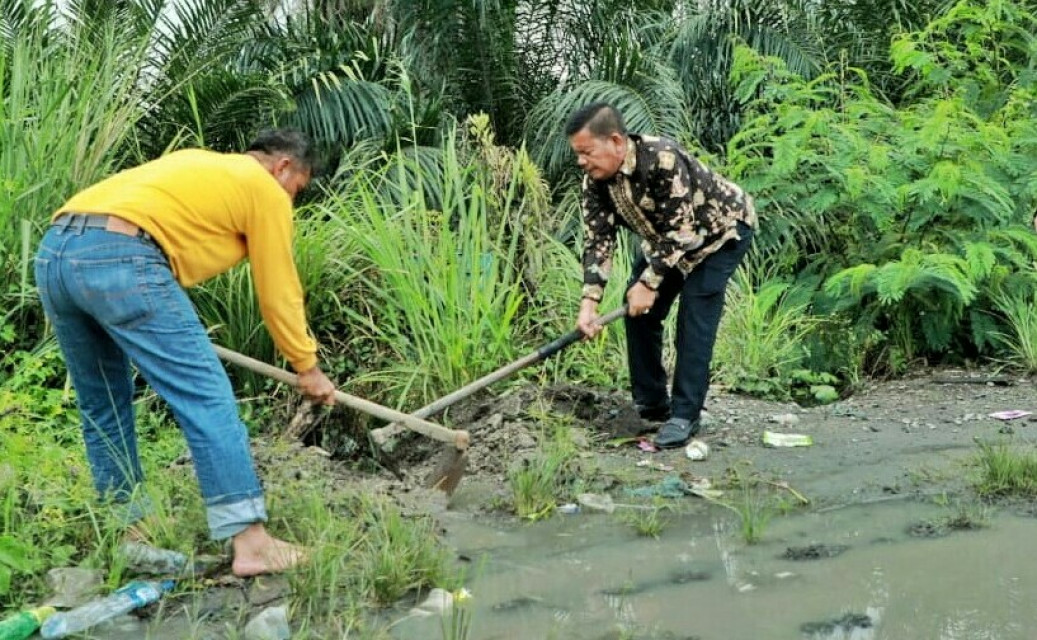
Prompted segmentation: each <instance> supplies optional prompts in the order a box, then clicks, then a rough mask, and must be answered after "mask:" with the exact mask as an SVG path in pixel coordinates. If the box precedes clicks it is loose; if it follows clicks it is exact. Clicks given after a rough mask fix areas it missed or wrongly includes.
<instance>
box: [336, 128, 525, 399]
mask: <svg viewBox="0 0 1037 640" xmlns="http://www.w3.org/2000/svg"><path fill="white" fill-rule="evenodd" d="M415 162H418V161H417V160H416V159H415V158H414V156H412V155H407V154H397V155H396V156H395V159H394V161H393V163H392V164H390V165H389V166H388V167H387V168H386V169H385V170H383V171H381V172H376V173H367V174H364V175H358V176H356V177H355V178H354V179H353V180H352V182H351V184H350V185H349V187H348V189H347V190H346V192H345V193H346V195H341V196H338V197H335V198H333V199H331V200H330V201H329V202H327V203H326V204H325V205H323V213H324V216H325V217H326V218H327V219H328V220H329V224H332V225H338V226H339V227H341V229H343V230H344V231H345V239H344V241H345V242H346V243H348V244H349V246H350V247H353V248H355V251H356V255H353V256H341V257H342V260H341V262H340V263H339V266H340V268H343V269H345V270H347V271H348V272H349V274H350V275H351V277H353V278H354V282H355V284H356V288H355V289H353V290H352V291H350V292H347V296H348V299H346V300H343V311H344V313H345V314H346V315H347V316H348V317H349V319H350V320H351V321H352V327H353V331H354V332H355V333H354V339H353V341H352V344H353V345H354V347H355V348H356V349H357V351H358V353H365V354H371V357H372V361H370V362H367V363H365V365H367V369H368V370H367V371H366V372H364V373H362V374H361V375H360V376H358V377H357V378H356V379H354V381H353V382H354V383H357V384H369V385H372V386H374V385H376V388H377V389H378V392H379V393H381V394H382V395H383V397H385V398H390V399H392V401H393V402H395V403H396V404H398V405H400V404H407V403H409V404H422V403H424V402H425V401H427V400H429V399H431V398H433V397H434V396H436V395H437V394H440V393H442V392H444V391H449V390H453V389H456V388H458V387H460V386H462V385H464V384H465V383H467V382H469V381H471V380H474V379H476V378H477V377H479V376H480V375H482V374H484V373H486V372H487V371H489V370H491V369H494V368H496V367H498V366H500V365H501V364H502V363H505V362H507V361H509V360H511V359H513V358H514V356H515V353H516V350H515V337H516V336H517V335H520V334H521V332H522V331H521V325H520V323H519V318H518V316H519V312H520V310H521V309H522V307H523V305H524V304H526V302H527V299H526V295H525V292H524V290H523V287H522V280H521V273H520V270H519V269H518V268H517V266H516V258H517V255H518V251H519V237H520V236H519V234H517V233H513V232H512V226H511V222H512V221H513V220H514V217H513V216H512V215H511V214H512V207H516V206H517V201H514V200H512V201H507V200H505V201H504V202H502V203H501V205H500V210H499V211H497V210H495V209H496V206H495V203H494V202H492V201H491V197H490V195H489V194H490V192H491V190H492V188H493V187H492V185H491V184H490V183H489V175H488V174H487V173H486V172H485V169H484V167H482V166H481V165H480V164H478V163H469V164H466V163H465V162H464V161H463V160H462V158H461V157H460V156H459V154H458V147H457V144H456V139H455V138H454V137H453V136H451V137H450V139H448V140H447V141H446V142H445V144H444V145H443V147H442V155H441V159H440V162H441V163H442V171H440V172H436V173H435V174H433V175H436V176H440V177H441V183H439V184H435V185H433V188H434V190H435V192H436V193H437V194H438V198H437V199H438V204H439V207H440V208H438V209H435V208H432V207H431V206H429V200H428V198H427V196H426V185H423V184H421V183H420V182H415V181H413V180H412V179H411V176H414V175H415V174H418V175H421V173H422V172H421V169H420V167H418V166H415V165H414V163H415Z"/></svg>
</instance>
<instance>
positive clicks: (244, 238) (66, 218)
mask: <svg viewBox="0 0 1037 640" xmlns="http://www.w3.org/2000/svg"><path fill="white" fill-rule="evenodd" d="M314 163H315V154H314V152H313V148H312V146H311V144H310V142H309V141H308V140H307V139H306V138H305V137H304V136H302V134H300V133H298V132H294V131H289V130H276V131H267V132H264V133H262V134H260V135H259V137H258V138H257V139H256V141H255V142H254V143H253V144H252V145H251V146H250V147H249V150H248V151H247V152H246V153H244V154H223V153H215V152H211V151H204V150H200V149H190V150H183V151H176V152H174V153H170V154H168V155H166V156H164V157H162V158H160V159H158V160H154V161H152V162H148V163H146V164H143V165H140V166H138V167H135V168H132V169H129V170H126V171H123V172H121V173H118V174H116V175H114V176H111V177H109V178H107V179H105V180H103V181H101V182H99V183H97V184H95V185H94V186H92V187H89V188H87V189H86V190H84V191H82V192H80V193H79V194H77V195H75V196H73V197H72V198H71V199H70V200H69V201H68V202H66V203H65V205H64V206H62V207H61V209H60V210H59V211H58V212H57V213H56V214H55V215H54V217H53V219H52V224H51V227H50V228H49V229H48V230H47V233H46V234H45V235H44V237H43V241H42V243H41V244H40V248H39V251H38V253H37V257H36V266H35V268H36V282H37V286H38V287H39V290H40V297H41V299H42V301H43V307H44V310H45V312H46V314H47V317H48V318H49V319H50V321H51V323H52V324H53V325H54V330H55V333H56V334H57V338H58V343H59V345H60V346H61V351H62V353H63V354H64V356H65V362H66V364H67V366H68V371H69V374H70V376H71V378H72V383H73V385H74V387H75V390H76V399H77V402H78V405H79V411H80V414H81V416H82V428H83V436H84V439H85V441H86V452H87V457H88V459H89V461H90V467H91V471H92V474H93V480H94V485H95V487H96V488H97V490H98V492H99V493H100V494H101V495H102V497H104V498H108V499H112V500H114V501H116V502H122V503H127V509H128V521H129V522H131V523H132V522H135V521H137V520H139V519H141V518H142V517H144V516H145V515H146V514H147V501H146V499H143V498H142V497H141V496H140V485H141V483H142V481H143V473H142V471H141V466H140V460H139V458H138V454H137V438H136V432H135V429H134V410H133V379H132V373H131V370H130V363H131V362H132V363H133V364H134V365H135V366H136V368H137V370H138V371H139V372H140V373H141V375H142V376H143V377H144V379H145V380H146V381H147V382H148V384H150V385H151V387H152V388H153V389H155V391H156V392H157V393H158V395H159V396H161V397H162V398H163V399H164V400H165V401H166V402H167V403H168V404H169V407H170V408H171V409H172V412H173V415H174V416H175V418H176V421H177V423H178V424H179V426H180V428H181V430H182V431H183V433H184V436H185V437H186V439H187V443H188V446H189V447H190V449H191V457H192V459H193V461H194V467H195V473H196V476H197V479H198V484H199V487H200V489H201V493H202V497H203V498H204V499H205V505H206V512H207V514H206V515H207V519H208V524H209V528H210V532H211V535H212V537H213V538H214V539H217V540H220V539H226V538H230V539H231V540H232V548H233V552H234V561H233V565H232V570H233V571H234V573H235V574H237V575H239V576H248V575H255V574H259V573H267V572H277V571H282V570H284V569H287V568H290V567H291V566H293V565H295V564H296V563H297V562H299V561H300V560H301V559H302V557H303V554H302V552H301V550H300V549H299V548H297V547H295V546H293V545H291V544H289V543H287V542H284V541H282V540H278V539H276V538H274V537H272V536H271V535H270V534H269V533H268V532H267V531H266V528H265V527H264V525H263V522H265V521H266V519H267V514H266V507H265V503H264V498H263V491H262V488H261V487H260V484H259V480H258V478H257V476H256V472H255V468H254V465H253V462H252V457H251V453H250V450H249V442H248V433H247V431H246V429H245V426H244V424H243V423H242V422H241V419H240V417H239V415H238V408H237V403H236V401H235V398H234V394H233V391H232V389H231V386H230V381H229V380H228V378H227V374H226V372H225V371H224V369H223V367H222V366H221V365H220V362H219V360H218V359H217V357H216V353H215V352H214V351H213V349H212V345H211V343H210V342H209V338H208V336H207V334H206V331H205V328H204V327H203V326H202V324H201V322H200V321H199V319H198V315H197V313H196V312H195V310H194V307H193V306H192V305H191V302H190V300H189V299H188V297H187V295H186V293H185V292H184V290H183V288H182V287H190V286H192V285H194V284H197V283H199V282H202V281H204V280H206V279H208V278H211V277H213V276H215V275H217V274H219V273H221V272H223V271H226V270H227V269H230V268H231V267H232V266H234V265H235V264H237V263H238V262H240V261H241V260H242V259H244V258H246V257H247V258H249V261H250V263H251V269H252V275H253V279H254V281H255V286H256V292H257V294H258V297H259V303H260V308H261V310H262V315H263V319H264V321H265V323H266V326H267V328H268V329H269V330H270V333H271V334H272V336H273V338H274V342H275V343H276V345H277V347H278V348H279V350H280V351H281V353H283V354H284V356H285V357H286V358H287V359H288V361H289V362H290V363H291V365H292V367H293V368H294V369H295V370H296V371H297V372H298V373H299V390H300V391H301V392H302V393H303V394H304V395H306V396H308V397H310V398H311V399H314V400H317V401H320V402H324V403H326V404H330V403H332V402H333V401H334V392H335V388H334V385H332V383H331V381H330V380H328V378H327V376H325V375H324V373H323V372H322V371H321V369H320V367H319V366H318V365H317V356H316V344H315V342H314V340H313V338H312V337H311V336H310V333H309V331H308V328H307V324H306V317H305V310H304V306H303V293H302V287H301V285H300V283H299V278H298V274H297V272H296V269H295V263H294V260H293V256H292V233H293V220H292V200H293V199H294V197H295V195H296V193H298V192H299V190H301V189H302V188H303V187H305V186H306V184H307V183H308V182H309V179H310V175H311V172H312V170H313V167H314Z"/></svg>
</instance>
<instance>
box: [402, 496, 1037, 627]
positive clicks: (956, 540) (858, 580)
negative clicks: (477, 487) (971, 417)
mask: <svg viewBox="0 0 1037 640" xmlns="http://www.w3.org/2000/svg"><path fill="white" fill-rule="evenodd" d="M617 513H618V512H617ZM954 513H955V512H954V511H952V510H950V509H948V508H945V507H938V506H935V505H932V504H923V503H920V502H917V501H896V502H885V503H881V504H873V505H870V506H856V507H849V508H844V509H839V510H834V511H829V512H826V513H813V514H799V515H791V516H776V517H775V518H774V519H772V520H771V522H770V523H769V524H768V526H767V528H766V530H765V534H764V540H763V542H761V543H760V544H757V545H754V546H747V545H745V544H744V543H743V542H742V541H741V538H740V535H741V534H740V527H739V524H738V521H737V518H736V516H734V514H732V513H731V512H730V511H726V510H719V509H700V510H698V511H697V512H696V513H693V514H687V515H684V516H682V517H681V518H680V519H679V520H676V521H674V522H672V523H671V524H670V525H669V527H668V528H667V529H665V530H664V531H663V533H662V535H661V537H660V538H659V539H658V540H653V539H651V538H642V537H638V536H637V535H636V534H635V533H634V532H633V530H632V529H631V528H630V527H629V525H626V524H624V523H623V522H621V521H620V520H619V519H618V518H617V514H613V515H605V514H588V513H586V512H585V513H581V514H577V515H572V516H556V517H555V518H553V519H551V520H550V521H547V522H542V523H537V524H534V525H519V526H515V525H514V524H510V523H504V522H497V523H495V524H494V523H488V522H486V521H485V520H472V519H462V518H460V517H459V518H457V519H454V518H451V519H449V520H448V521H447V523H446V524H447V530H448V531H449V534H448V540H449V541H450V542H451V543H452V544H453V545H455V546H456V547H457V549H458V551H459V552H460V553H462V554H464V555H465V556H468V557H470V558H471V559H472V561H471V565H470V566H471V568H470V570H469V579H468V580H467V584H468V586H469V588H470V590H471V591H472V593H473V594H474V600H473V601H472V602H473V606H474V622H473V624H474V628H473V633H472V634H471V636H470V637H471V638H472V639H473V640H476V639H478V640H487V639H491V638H502V639H503V638H538V639H539V638H558V639H563V638H564V639H584V638H586V639H595V640H596V639H599V638H601V639H604V638H701V639H702V640H758V639H762V640H784V639H790V640H791V639H796V640H799V639H802V638H825V639H833V640H834V639H836V638H853V639H855V640H880V639H881V640H936V639H939V640H987V639H990V640H993V639H1004V640H1010V639H1017V638H1018V639H1024V638H1025V639H1030V638H1037V605H1035V604H1034V603H1035V602H1037V559H1035V553H1034V551H1035V547H1037V520H1035V519H1033V518H1027V517H1020V516H1015V515H1012V514H1009V513H1005V514H1000V515H997V514H995V515H993V516H992V518H991V519H990V521H989V526H988V527H987V528H984V529H981V530H978V531H956V532H951V533H950V534H948V535H946V536H944V537H936V538H919V537H915V536H913V535H910V534H909V533H908V529H909V528H910V527H911V525H912V524H916V523H918V522H920V521H925V520H932V519H939V518H944V519H946V518H947V517H948V516H950V515H953V514H954ZM813 544H823V545H829V546H828V547H826V549H830V550H833V551H838V550H839V548H840V546H845V547H846V549H845V551H844V552H842V553H841V554H838V555H835V556H834V557H828V558H823V559H814V560H799V561H795V560H790V559H787V558H786V557H785V554H786V550H787V549H788V548H790V547H795V548H802V547H806V546H808V545H813ZM821 555H824V554H821ZM430 633H432V632H431V631H430V630H429V628H428V627H427V626H421V624H418V623H417V622H415V624H413V625H409V626H408V624H406V623H405V624H402V625H399V626H398V627H396V628H395V629H394V635H395V636H396V637H398V638H415V639H416V638H430V637H434V638H438V637H440V632H439V631H438V629H436V630H435V633H434V634H433V635H430Z"/></svg>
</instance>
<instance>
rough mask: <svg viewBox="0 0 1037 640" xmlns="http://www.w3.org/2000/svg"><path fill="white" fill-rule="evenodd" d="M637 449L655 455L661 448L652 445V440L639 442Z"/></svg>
mask: <svg viewBox="0 0 1037 640" xmlns="http://www.w3.org/2000/svg"><path fill="white" fill-rule="evenodd" d="M637 448H638V449H640V450H641V451H647V452H649V453H655V452H656V451H658V450H659V447H657V446H655V445H654V444H652V441H651V440H645V439H641V440H638V441H637Z"/></svg>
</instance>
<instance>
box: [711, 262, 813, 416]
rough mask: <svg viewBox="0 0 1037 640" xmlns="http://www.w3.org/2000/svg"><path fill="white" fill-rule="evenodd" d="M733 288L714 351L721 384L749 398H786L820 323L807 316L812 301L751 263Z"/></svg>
mask: <svg viewBox="0 0 1037 640" xmlns="http://www.w3.org/2000/svg"><path fill="white" fill-rule="evenodd" d="M731 285H732V286H731V287H729V289H728V294H727V296H728V299H727V304H726V308H725V311H724V317H723V320H722V321H721V324H720V329H719V331H718V334H717V343H716V348H715V354H716V355H715V357H714V359H715V361H716V363H717V377H718V379H721V380H723V381H724V382H726V383H728V384H729V385H731V386H733V387H735V388H737V389H741V390H745V391H748V392H750V393H757V394H762V395H778V396H780V395H782V394H785V395H787V388H788V386H789V385H788V382H789V380H788V378H789V376H790V374H791V372H792V371H793V370H795V369H796V368H797V366H798V365H799V364H800V363H801V362H802V360H803V359H804V358H805V357H806V355H807V352H808V351H807V346H806V342H807V338H808V336H809V335H810V332H811V331H812V330H813V329H814V328H815V327H816V326H817V324H818V320H817V319H816V318H812V317H811V316H809V315H807V314H806V309H807V306H808V300H807V299H806V298H804V297H803V296H799V295H796V294H797V293H798V292H797V291H794V290H793V289H792V287H791V285H790V284H789V283H788V282H784V281H781V280H776V279H770V277H769V274H768V273H767V269H766V266H765V265H761V266H757V267H755V268H753V267H752V266H751V265H749V263H747V266H744V267H742V268H740V269H739V270H738V271H736V272H735V274H734V276H733V277H732V278H731Z"/></svg>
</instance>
